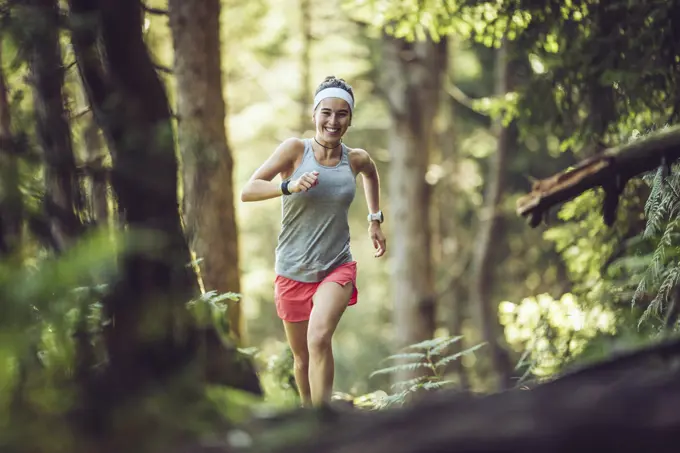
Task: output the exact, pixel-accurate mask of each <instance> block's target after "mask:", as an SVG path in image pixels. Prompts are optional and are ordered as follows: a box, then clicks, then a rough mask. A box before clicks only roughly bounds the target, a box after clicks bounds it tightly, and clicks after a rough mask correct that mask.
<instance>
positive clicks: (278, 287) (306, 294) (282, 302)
mask: <svg viewBox="0 0 680 453" xmlns="http://www.w3.org/2000/svg"><path fill="white" fill-rule="evenodd" d="M328 282H335V283H338V284H340V285H342V286H345V284H347V283H352V295H351V296H350V298H349V304H348V305H354V304H356V303H357V300H358V296H359V292H358V290H357V263H356V261H352V262H349V263H345V264H341V265H340V266H338V267H336V268H335V269H333V270H332V271H331V273H330V274H328V275H327V276H326V277H325V278H324V279H323V280H321V281H320V282H314V283H304V282H298V281H295V280H291V279H289V278H286V277H282V276H280V275H277V276H276V280H274V301H275V302H276V313H277V314H278V315H279V318H281V319H282V320H284V321H288V322H301V321H308V320H309V315H310V314H311V313H312V307H313V306H314V303H313V301H312V299H313V298H314V294H315V293H316V290H317V289H318V288H319V285H321V284H323V283H328Z"/></svg>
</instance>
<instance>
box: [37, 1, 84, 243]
mask: <svg viewBox="0 0 680 453" xmlns="http://www.w3.org/2000/svg"><path fill="white" fill-rule="evenodd" d="M24 19H25V23H26V24H27V25H26V30H25V31H24V33H26V38H27V41H28V44H29V47H30V52H29V58H28V67H29V70H30V81H31V85H32V87H33V106H34V109H35V115H36V129H37V136H38V141H39V143H40V146H41V148H42V151H43V155H44V161H45V170H44V178H45V210H46V212H47V215H48V218H49V223H50V232H51V236H52V238H53V241H52V242H53V243H54V244H56V245H57V247H58V251H60V250H63V249H64V248H65V247H66V246H67V245H68V243H69V242H70V240H72V239H73V238H75V237H76V236H77V235H78V234H80V233H81V232H82V229H83V225H82V223H81V220H80V217H79V212H80V211H81V209H82V196H81V193H80V184H79V181H78V176H77V174H76V162H75V158H74V155H73V146H72V140H71V128H70V125H69V123H68V119H67V114H66V110H65V108H64V105H65V103H64V96H63V92H62V89H63V86H64V64H63V61H62V56H61V46H60V44H59V29H58V20H59V6H58V2H57V0H29V1H27V2H26V3H25V18H24Z"/></svg>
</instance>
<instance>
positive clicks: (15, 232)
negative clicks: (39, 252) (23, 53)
mask: <svg viewBox="0 0 680 453" xmlns="http://www.w3.org/2000/svg"><path fill="white" fill-rule="evenodd" d="M7 92H8V87H7V80H6V79H5V72H4V67H3V64H2V36H1V35H0V255H11V254H12V253H14V252H15V251H16V250H17V248H18V247H19V245H20V244H21V236H22V234H21V231H22V225H23V220H22V219H23V214H22V213H23V203H22V198H21V192H20V191H19V164H18V157H17V149H16V142H15V140H14V136H13V134H12V122H11V113H10V106H9V99H8V97H7Z"/></svg>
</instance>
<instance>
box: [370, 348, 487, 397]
mask: <svg viewBox="0 0 680 453" xmlns="http://www.w3.org/2000/svg"><path fill="white" fill-rule="evenodd" d="M462 339H463V337H462V336H460V335H458V336H446V337H438V338H433V339H430V340H425V341H422V342H420V343H416V344H412V345H410V346H407V347H406V348H404V350H403V351H402V352H400V353H398V354H393V355H390V356H389V357H387V358H386V359H385V360H392V361H399V362H401V363H398V364H397V365H392V366H389V367H386V368H381V369H379V370H376V371H374V372H373V373H371V376H370V377H373V376H377V375H381V374H392V373H394V372H396V371H400V370H404V371H422V374H421V375H419V376H418V377H415V378H412V379H409V380H406V381H400V382H396V383H394V384H392V389H393V390H396V392H395V393H393V394H392V395H386V396H385V397H383V398H381V399H379V400H378V401H377V402H376V403H375V408H376V409H384V408H388V407H393V406H401V405H403V404H404V403H406V401H407V399H408V397H409V396H410V395H412V394H414V393H416V392H418V391H421V390H424V391H432V390H440V389H443V388H447V387H449V386H450V385H451V384H454V383H455V381H453V380H450V379H446V369H447V367H448V366H449V364H450V363H451V362H453V361H455V360H459V359H460V358H461V357H463V356H464V355H468V354H473V353H474V352H475V351H476V350H478V349H479V348H481V347H482V346H484V344H485V343H479V344H476V345H474V346H472V347H470V348H467V349H465V350H462V351H458V352H453V353H449V350H450V347H451V346H452V345H454V344H455V343H457V342H459V341H460V340H462Z"/></svg>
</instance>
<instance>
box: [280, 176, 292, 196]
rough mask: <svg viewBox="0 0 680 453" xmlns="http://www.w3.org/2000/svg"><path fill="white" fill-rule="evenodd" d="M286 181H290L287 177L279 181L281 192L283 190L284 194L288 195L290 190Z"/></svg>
mask: <svg viewBox="0 0 680 453" xmlns="http://www.w3.org/2000/svg"><path fill="white" fill-rule="evenodd" d="M288 183H290V180H288V179H286V180H285V181H283V182H282V183H281V192H283V194H284V195H290V190H288Z"/></svg>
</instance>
